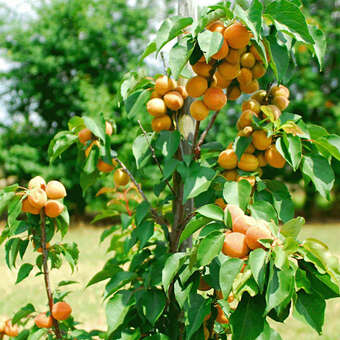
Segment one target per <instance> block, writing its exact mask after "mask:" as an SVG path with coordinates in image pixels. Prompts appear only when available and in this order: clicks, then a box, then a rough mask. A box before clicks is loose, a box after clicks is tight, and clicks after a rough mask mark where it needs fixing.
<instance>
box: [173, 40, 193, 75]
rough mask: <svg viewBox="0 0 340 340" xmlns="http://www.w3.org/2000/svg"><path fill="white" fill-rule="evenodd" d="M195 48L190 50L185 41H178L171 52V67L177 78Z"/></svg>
mask: <svg viewBox="0 0 340 340" xmlns="http://www.w3.org/2000/svg"><path fill="white" fill-rule="evenodd" d="M192 51H193V49H190V50H188V47H187V46H185V45H184V44H183V42H178V43H176V44H175V45H174V46H173V47H172V49H171V50H170V53H169V67H170V70H171V74H172V75H173V77H174V78H175V79H176V80H177V79H178V78H179V76H180V75H181V73H182V71H183V69H184V67H185V65H186V64H187V63H188V60H189V58H190V55H191V53H192Z"/></svg>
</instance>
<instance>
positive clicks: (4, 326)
mask: <svg viewBox="0 0 340 340" xmlns="http://www.w3.org/2000/svg"><path fill="white" fill-rule="evenodd" d="M4 335H7V336H8V337H10V338H12V337H16V336H18V335H19V328H18V325H13V324H12V322H11V320H6V321H2V322H0V339H2V337H3V336H4Z"/></svg>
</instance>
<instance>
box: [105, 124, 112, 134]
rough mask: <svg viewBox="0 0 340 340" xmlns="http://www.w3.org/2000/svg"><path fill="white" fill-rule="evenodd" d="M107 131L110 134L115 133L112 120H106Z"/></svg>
mask: <svg viewBox="0 0 340 340" xmlns="http://www.w3.org/2000/svg"><path fill="white" fill-rule="evenodd" d="M105 133H106V134H107V135H109V136H111V135H112V133H113V127H112V124H111V123H110V122H105Z"/></svg>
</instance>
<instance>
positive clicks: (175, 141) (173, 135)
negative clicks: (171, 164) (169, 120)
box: [155, 131, 181, 159]
mask: <svg viewBox="0 0 340 340" xmlns="http://www.w3.org/2000/svg"><path fill="white" fill-rule="evenodd" d="M180 142H181V135H180V133H179V132H178V131H161V132H160V134H159V136H158V138H157V140H156V145H155V146H156V149H157V150H159V151H161V152H162V155H163V156H164V157H165V158H166V159H170V158H172V156H173V155H174V154H175V153H176V152H177V149H178V147H179V144H180Z"/></svg>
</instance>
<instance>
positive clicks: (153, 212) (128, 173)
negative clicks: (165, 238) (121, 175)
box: [115, 157, 168, 225]
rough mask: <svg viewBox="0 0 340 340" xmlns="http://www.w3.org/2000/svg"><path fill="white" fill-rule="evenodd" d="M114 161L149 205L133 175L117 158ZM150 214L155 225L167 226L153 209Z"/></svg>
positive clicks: (163, 219)
mask: <svg viewBox="0 0 340 340" xmlns="http://www.w3.org/2000/svg"><path fill="white" fill-rule="evenodd" d="M115 160H116V161H117V162H118V163H119V165H120V166H121V167H122V169H123V171H124V172H125V173H126V174H127V175H128V176H129V177H130V179H131V181H132V182H133V184H134V185H135V186H136V188H137V190H138V192H139V193H140V194H141V196H142V197H143V200H144V201H145V202H148V203H149V204H150V202H149V200H148V198H147V197H146V195H145V194H144V191H143V190H142V188H141V186H140V185H139V184H138V183H137V181H136V179H135V178H134V177H133V175H132V173H131V172H130V171H129V169H128V168H127V167H126V166H125V164H124V163H123V162H122V161H121V160H120V159H119V158H118V157H116V158H115ZM150 206H151V204H150ZM151 214H152V217H153V218H154V220H155V221H156V223H158V224H163V225H167V224H168V223H167V221H166V220H165V218H164V217H163V216H160V215H159V214H158V212H157V211H156V210H155V209H154V208H151Z"/></svg>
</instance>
